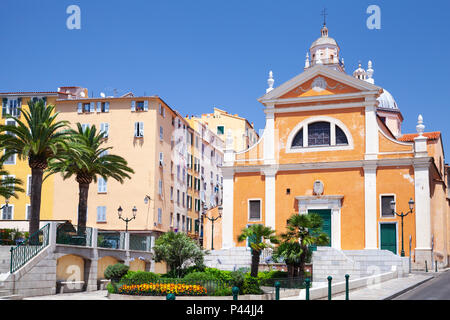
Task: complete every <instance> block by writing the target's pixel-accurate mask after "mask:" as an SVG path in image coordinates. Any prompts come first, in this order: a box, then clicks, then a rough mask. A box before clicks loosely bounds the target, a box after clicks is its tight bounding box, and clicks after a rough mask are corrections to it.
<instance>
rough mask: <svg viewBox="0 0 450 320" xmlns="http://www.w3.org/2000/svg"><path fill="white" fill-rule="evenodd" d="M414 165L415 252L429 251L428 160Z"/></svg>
mask: <svg viewBox="0 0 450 320" xmlns="http://www.w3.org/2000/svg"><path fill="white" fill-rule="evenodd" d="M424 160H425V161H420V162H416V163H414V196H415V203H416V204H415V212H414V213H415V217H416V251H418V250H429V251H431V214H430V213H431V210H430V173H429V167H430V162H429V159H428V158H426V159H424Z"/></svg>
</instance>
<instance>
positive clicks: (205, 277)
mask: <svg viewBox="0 0 450 320" xmlns="http://www.w3.org/2000/svg"><path fill="white" fill-rule="evenodd" d="M183 280H187V281H216V280H217V278H216V277H215V276H214V275H213V274H211V273H208V272H191V273H189V274H188V275H187V276H185V277H184V278H183Z"/></svg>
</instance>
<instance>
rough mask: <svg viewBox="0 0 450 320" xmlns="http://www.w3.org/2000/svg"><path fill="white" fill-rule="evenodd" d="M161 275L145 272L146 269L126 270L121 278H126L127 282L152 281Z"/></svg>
mask: <svg viewBox="0 0 450 320" xmlns="http://www.w3.org/2000/svg"><path fill="white" fill-rule="evenodd" d="M160 278H161V277H160V275H159V274H157V273H153V272H147V271H128V272H127V274H126V275H125V276H123V277H122V279H126V280H127V283H135V284H141V283H151V282H153V281H157V280H159V279H160Z"/></svg>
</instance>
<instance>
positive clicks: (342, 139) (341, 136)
mask: <svg viewBox="0 0 450 320" xmlns="http://www.w3.org/2000/svg"><path fill="white" fill-rule="evenodd" d="M336 145H338V146H342V145H348V139H347V136H346V135H345V133H344V131H342V129H341V128H339V127H338V126H336Z"/></svg>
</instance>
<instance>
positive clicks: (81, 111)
mask: <svg viewBox="0 0 450 320" xmlns="http://www.w3.org/2000/svg"><path fill="white" fill-rule="evenodd" d="M78 113H83V104H82V103H81V102H78Z"/></svg>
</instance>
